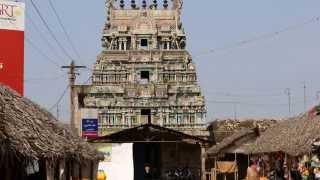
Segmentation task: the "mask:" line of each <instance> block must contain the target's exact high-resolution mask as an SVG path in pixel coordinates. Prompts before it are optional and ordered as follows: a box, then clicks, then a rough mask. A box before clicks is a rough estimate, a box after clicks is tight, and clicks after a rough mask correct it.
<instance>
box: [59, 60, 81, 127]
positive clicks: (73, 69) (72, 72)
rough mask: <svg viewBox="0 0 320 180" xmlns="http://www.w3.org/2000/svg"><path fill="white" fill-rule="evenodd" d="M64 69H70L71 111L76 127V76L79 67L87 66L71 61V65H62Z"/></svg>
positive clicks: (73, 125)
mask: <svg viewBox="0 0 320 180" xmlns="http://www.w3.org/2000/svg"><path fill="white" fill-rule="evenodd" d="M61 68H62V69H69V72H68V74H69V86H70V111H71V118H70V119H71V123H70V124H71V128H72V129H75V128H76V126H75V117H74V114H75V107H74V85H75V82H76V77H77V75H79V73H77V72H76V70H77V69H83V68H86V66H76V65H75V62H74V61H71V64H70V65H69V66H62V67H61Z"/></svg>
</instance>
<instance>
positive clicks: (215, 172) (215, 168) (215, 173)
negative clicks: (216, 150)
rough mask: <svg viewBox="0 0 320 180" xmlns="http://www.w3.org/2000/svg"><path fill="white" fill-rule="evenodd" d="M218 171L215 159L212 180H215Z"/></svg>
mask: <svg viewBox="0 0 320 180" xmlns="http://www.w3.org/2000/svg"><path fill="white" fill-rule="evenodd" d="M217 175H218V169H217V158H214V180H217Z"/></svg>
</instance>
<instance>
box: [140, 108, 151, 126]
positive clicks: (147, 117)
mask: <svg viewBox="0 0 320 180" xmlns="http://www.w3.org/2000/svg"><path fill="white" fill-rule="evenodd" d="M141 118H142V123H147V124H151V109H141Z"/></svg>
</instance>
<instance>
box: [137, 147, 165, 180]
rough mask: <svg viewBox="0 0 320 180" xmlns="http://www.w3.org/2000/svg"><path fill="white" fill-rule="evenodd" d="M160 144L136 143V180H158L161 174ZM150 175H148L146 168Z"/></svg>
mask: <svg viewBox="0 0 320 180" xmlns="http://www.w3.org/2000/svg"><path fill="white" fill-rule="evenodd" d="M160 159H161V153H160V144H159V143H134V144H133V162H134V180H158V179H159V178H160V174H161V165H160ZM147 166H148V167H149V168H150V169H149V173H146V167H147Z"/></svg>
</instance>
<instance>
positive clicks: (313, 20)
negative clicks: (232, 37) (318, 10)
mask: <svg viewBox="0 0 320 180" xmlns="http://www.w3.org/2000/svg"><path fill="white" fill-rule="evenodd" d="M319 21H320V16H318V17H314V18H311V19H309V20H306V21H304V22H302V23H299V24H295V25H292V26H288V27H285V28H283V29H280V30H278V31H273V32H269V33H265V34H262V35H260V36H256V37H253V38H251V39H246V40H242V41H238V42H235V43H232V44H229V45H225V46H221V47H219V48H215V49H210V50H208V51H204V52H201V53H199V54H198V55H196V56H195V57H199V56H203V55H208V54H213V53H216V52H220V51H225V50H228V49H234V48H237V47H241V46H244V45H247V44H251V43H254V42H256V41H260V40H267V39H271V38H273V37H276V36H279V35H280V34H283V33H285V32H288V31H293V30H296V29H299V28H302V27H305V26H306V25H309V24H314V23H317V22H319Z"/></svg>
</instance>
